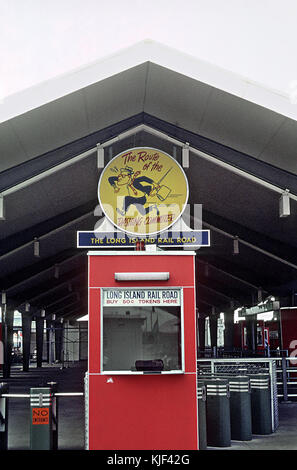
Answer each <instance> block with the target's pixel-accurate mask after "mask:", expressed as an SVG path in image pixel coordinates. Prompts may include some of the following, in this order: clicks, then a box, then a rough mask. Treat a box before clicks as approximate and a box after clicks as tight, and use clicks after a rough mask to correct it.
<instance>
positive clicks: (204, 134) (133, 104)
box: [0, 41, 297, 318]
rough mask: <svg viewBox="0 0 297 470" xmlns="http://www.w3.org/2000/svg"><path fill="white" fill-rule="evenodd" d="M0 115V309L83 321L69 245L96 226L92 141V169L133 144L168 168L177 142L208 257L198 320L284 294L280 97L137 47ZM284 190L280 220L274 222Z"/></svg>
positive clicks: (201, 255)
mask: <svg viewBox="0 0 297 470" xmlns="http://www.w3.org/2000/svg"><path fill="white" fill-rule="evenodd" d="M1 107H2V109H0V112H1V113H2V114H1V118H2V121H3V122H2V124H0V155H1V159H0V171H1V173H0V193H1V195H2V197H3V204H4V209H5V219H4V220H2V221H0V239H1V245H0V266H1V274H0V288H1V289H3V290H5V292H7V301H8V305H11V306H12V307H13V308H15V307H19V308H22V305H23V304H24V302H26V301H29V302H31V305H32V308H33V307H34V309H40V308H48V313H50V312H51V313H52V310H53V309H55V314H57V315H58V316H59V315H60V316H62V317H63V316H64V317H65V318H66V316H67V315H68V317H69V315H70V317H72V316H73V317H77V316H82V314H84V313H86V312H85V308H86V304H85V299H86V257H85V256H84V252H81V251H79V250H77V249H76V248H75V246H76V244H75V239H76V237H75V236H76V231H77V230H90V229H92V228H93V227H94V225H95V223H96V221H97V220H98V215H94V211H95V209H96V206H97V205H98V202H97V183H98V178H99V175H100V169H98V168H97V155H96V145H97V144H98V143H100V144H103V145H104V146H105V147H106V150H105V156H106V157H105V159H106V161H107V160H108V159H109V158H111V157H112V156H114V155H116V154H117V153H119V152H120V151H122V150H124V149H126V148H129V147H134V146H151V147H157V148H160V149H162V150H164V151H166V152H168V153H170V154H172V155H175V157H176V158H177V159H178V160H179V161H181V146H182V145H183V144H185V143H186V142H187V143H189V146H190V168H189V169H186V170H185V171H186V174H187V177H188V179H189V185H190V202H191V204H202V207H203V213H202V220H203V224H204V228H210V230H211V247H210V248H206V249H201V250H198V251H197V254H198V256H197V263H198V279H199V282H198V304H199V308H200V310H201V311H205V312H207V311H208V310H209V309H211V306H216V307H217V308H220V309H224V308H226V306H229V305H230V302H231V301H233V300H234V301H235V302H237V303H238V305H239V304H242V303H247V304H248V303H252V302H253V301H255V299H256V298H257V291H258V289H259V288H260V287H261V288H262V289H263V290H264V291H266V292H267V294H268V293H269V294H274V295H281V296H284V297H291V296H292V295H293V294H294V292H295V291H296V292H297V282H296V269H297V251H296V247H297V239H296V226H297V176H296V168H297V166H296V165H297V164H296V161H297V159H296V157H295V147H296V145H295V144H296V140H297V137H296V136H297V132H296V130H297V122H296V120H295V119H296V116H297V113H296V111H295V108H294V106H292V105H289V103H288V100H286V98H285V97H282V96H279V95H276V94H275V93H273V92H272V91H269V90H264V89H263V88H262V87H257V86H256V84H251V83H247V82H245V81H244V80H242V79H241V78H240V77H236V76H234V75H233V74H230V73H227V72H225V71H222V70H220V69H216V68H215V67H214V66H210V65H208V64H205V63H202V62H199V61H197V60H196V59H194V58H191V57H187V56H185V55H183V54H180V53H177V52H176V51H174V50H171V49H168V48H166V47H164V46H162V45H159V44H156V43H153V42H150V41H145V42H143V43H140V44H138V45H136V46H134V47H132V48H130V49H128V50H126V51H123V52H122V53H119V54H116V55H114V56H113V57H110V58H108V59H106V60H105V61H103V62H100V63H97V64H93V65H92V66H90V67H89V68H86V69H82V70H80V71H77V72H75V73H73V74H70V75H69V76H65V77H60V78H59V79H56V80H53V81H52V82H48V83H45V84H42V85H40V86H38V87H35V88H34V89H33V90H27V91H26V92H22V93H20V94H18V95H15V96H14V97H12V98H10V99H9V100H7V102H4V104H2V105H1ZM293 108H294V109H293ZM294 113H296V115H295V114H294ZM286 189H288V190H289V195H290V209H291V214H290V216H288V217H286V218H280V217H279V199H280V197H281V195H282V193H283V192H284V191H285V190H286ZM0 201H1V199H0ZM191 216H192V223H193V224H194V223H195V213H194V212H192V213H191ZM234 236H237V237H238V239H239V254H238V255H233V239H234ZM35 237H37V238H38V239H39V243H40V256H39V257H38V258H36V257H34V252H33V241H34V238H35ZM56 266H58V267H59V270H58V271H59V276H58V277H57V276H55V273H57V269H56V268H55V267H56ZM206 267H207V268H206ZM70 284H71V289H72V290H71V291H70V290H69V286H70ZM68 294H70V295H68ZM77 294H79V295H78V296H77ZM59 299H61V302H58V300H59ZM55 302H57V303H55ZM53 303H55V305H53ZM70 305H71V307H69V306H70ZM69 309H70V310H69ZM32 311H33V310H32ZM69 311H70V314H69Z"/></svg>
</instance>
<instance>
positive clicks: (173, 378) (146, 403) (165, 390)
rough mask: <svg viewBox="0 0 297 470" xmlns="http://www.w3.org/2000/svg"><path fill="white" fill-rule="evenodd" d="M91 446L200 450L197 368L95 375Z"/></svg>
mask: <svg viewBox="0 0 297 470" xmlns="http://www.w3.org/2000/svg"><path fill="white" fill-rule="evenodd" d="M88 410H89V417H88V418H89V419H88V435H89V439H88V442H89V449H90V450H197V449H198V429H197V425H198V423H197V421H198V420H197V385H196V373H192V374H189V373H188V374H183V375H159V374H158V375H137V376H131V375H112V376H108V375H89V406H88Z"/></svg>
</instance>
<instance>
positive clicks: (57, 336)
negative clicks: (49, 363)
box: [55, 322, 63, 362]
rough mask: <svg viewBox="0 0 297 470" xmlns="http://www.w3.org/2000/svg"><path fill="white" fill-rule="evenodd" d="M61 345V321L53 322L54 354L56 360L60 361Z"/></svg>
mask: <svg viewBox="0 0 297 470" xmlns="http://www.w3.org/2000/svg"><path fill="white" fill-rule="evenodd" d="M62 345H63V322H56V323H55V354H56V361H58V362H61V355H62Z"/></svg>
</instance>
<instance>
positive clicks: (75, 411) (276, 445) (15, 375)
mask: <svg viewBox="0 0 297 470" xmlns="http://www.w3.org/2000/svg"><path fill="white" fill-rule="evenodd" d="M20 369H21V368H20V367H17V366H15V367H14V368H13V371H12V377H11V378H10V379H9V380H8V382H9V385H10V392H11V393H29V390H30V387H36V386H39V385H41V384H42V382H44V383H46V382H50V381H55V382H58V384H59V391H60V392H82V391H83V383H84V374H85V372H86V369H87V364H86V363H80V364H72V365H70V367H68V368H64V369H60V365H53V366H51V367H43V368H42V369H37V368H36V367H35V366H34V365H32V367H30V371H29V372H22V371H21V370H20ZM0 381H2V379H1V378H0ZM29 416H30V408H29V399H26V398H24V399H19V398H18V399H13V398H11V399H10V408H9V427H8V430H9V434H8V447H9V450H27V449H29V445H30V443H29V436H30V430H29ZM84 425H85V423H84V399H83V397H75V398H74V397H72V398H66V397H65V398H60V406H59V434H58V443H59V449H61V450H82V449H84ZM208 450H210V451H211V450H297V402H290V403H280V405H279V427H278V429H277V431H276V432H275V433H273V434H271V435H268V436H253V439H252V441H246V442H239V441H232V445H231V447H224V448H215V447H208Z"/></svg>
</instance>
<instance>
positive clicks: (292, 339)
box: [281, 307, 297, 364]
mask: <svg viewBox="0 0 297 470" xmlns="http://www.w3.org/2000/svg"><path fill="white" fill-rule="evenodd" d="M281 331H282V348H283V349H288V351H289V355H290V354H291V355H292V357H297V307H296V308H291V309H288V310H285V309H284V310H281ZM294 363H295V361H294ZM294 363H293V364H294Z"/></svg>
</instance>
